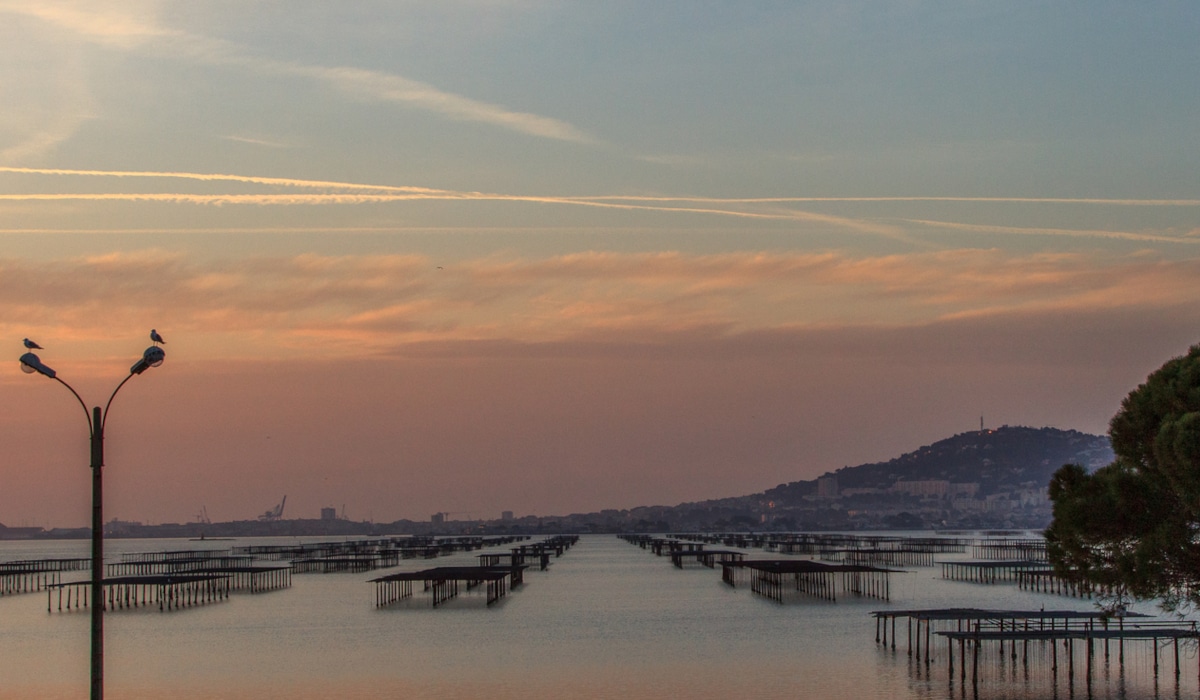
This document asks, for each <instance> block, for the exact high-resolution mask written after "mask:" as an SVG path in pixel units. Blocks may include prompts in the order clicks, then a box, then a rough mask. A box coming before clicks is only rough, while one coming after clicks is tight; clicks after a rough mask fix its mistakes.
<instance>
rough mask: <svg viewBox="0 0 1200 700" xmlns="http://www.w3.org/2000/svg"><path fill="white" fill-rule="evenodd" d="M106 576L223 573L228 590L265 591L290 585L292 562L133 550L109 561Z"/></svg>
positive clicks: (221, 552)
mask: <svg viewBox="0 0 1200 700" xmlns="http://www.w3.org/2000/svg"><path fill="white" fill-rule="evenodd" d="M105 568H106V576H117V577H127V576H180V575H186V574H195V575H212V576H226V577H228V578H229V590H230V591H249V592H251V593H264V592H267V591H276V590H280V589H283V588H288V587H290V586H291V585H292V571H293V566H292V565H291V564H274V565H273V564H266V563H262V562H260V561H259V560H257V559H255V557H253V556H251V555H247V554H230V553H229V550H214V549H205V550H186V551H171V552H132V553H126V554H123V555H121V561H119V562H114V563H112V564H108V565H107V566H106V567H105Z"/></svg>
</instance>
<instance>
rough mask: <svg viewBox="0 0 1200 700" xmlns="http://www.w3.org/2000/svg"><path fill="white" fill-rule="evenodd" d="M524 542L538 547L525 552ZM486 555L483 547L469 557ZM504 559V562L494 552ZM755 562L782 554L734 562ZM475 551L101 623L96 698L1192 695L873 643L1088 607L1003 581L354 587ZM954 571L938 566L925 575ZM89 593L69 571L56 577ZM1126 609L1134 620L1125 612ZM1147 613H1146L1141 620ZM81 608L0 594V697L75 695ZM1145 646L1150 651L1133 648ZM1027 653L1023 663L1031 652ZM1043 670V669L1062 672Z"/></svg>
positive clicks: (1126, 671)
mask: <svg viewBox="0 0 1200 700" xmlns="http://www.w3.org/2000/svg"><path fill="white" fill-rule="evenodd" d="M328 539H329V538H253V539H251V538H244V539H239V540H234V541H208V542H194V541H186V540H108V541H106V558H107V559H108V560H109V561H116V560H117V559H118V558H119V555H120V554H121V553H122V552H139V551H168V550H185V549H200V548H213V549H228V548H229V547H232V546H237V545H251V544H295V543H298V542H316V541H328ZM533 541H537V538H535V539H534V540H533ZM88 547H89V543H88V542H87V541H82V540H76V541H53V542H0V561H7V560H14V559H31V558H43V557H86V556H88ZM485 551H486V550H485ZM502 551H507V550H506V549H505V550H502ZM746 551H747V553H748V554H749V555H750V556H751V557H753V558H784V555H778V554H770V553H766V552H762V551H761V550H746ZM476 554H478V552H471V553H461V554H455V555H451V556H445V557H440V558H438V559H434V560H407V561H404V562H402V565H401V566H400V567H396V568H393V569H381V570H378V571H374V572H367V573H355V574H347V573H343V574H315V573H314V574H296V575H295V576H294V577H293V583H292V586H291V587H290V588H288V589H284V590H280V591H274V592H269V593H261V594H254V595H252V594H249V593H234V594H233V595H232V596H230V598H228V599H227V600H224V601H220V602H216V603H211V604H208V605H201V606H197V607H193V608H189V609H183V610H177V611H171V612H159V611H158V609H157V608H156V607H155V608H149V609H146V608H142V609H136V610H118V611H113V612H110V613H108V614H107V615H106V617H105V630H106V642H105V653H106V694H107V696H108V697H109V698H111V699H112V700H120V699H129V700H150V699H155V700H157V699H158V698H166V697H170V698H178V699H180V700H191V699H195V700H199V699H201V698H203V699H205V700H208V699H211V698H235V699H240V698H245V699H247V700H249V699H251V698H253V699H254V700H273V699H279V700H284V699H286V700H316V699H318V698H320V699H322V700H325V699H327V698H349V699H362V700H367V699H369V700H381V699H383V698H398V697H404V698H438V699H439V700H453V699H456V698H464V699H465V698H472V699H476V698H487V699H488V700H530V699H531V698H613V699H616V698H620V699H622V700H638V699H641V698H647V699H648V698H697V699H708V698H711V699H713V700H717V699H720V700H730V699H732V698H737V699H739V700H740V699H753V698H797V697H799V698H808V697H811V698H822V699H833V700H836V699H840V698H847V699H848V698H856V699H857V698H896V699H904V698H914V699H942V698H960V697H961V698H967V697H976V692H978V697H983V698H1012V699H1014V700H1035V699H1038V698H1050V697H1063V698H1066V697H1080V698H1085V697H1096V698H1153V697H1163V698H1176V697H1181V698H1195V697H1197V696H1198V694H1200V693H1198V690H1197V676H1198V675H1200V666H1198V660H1197V655H1196V649H1195V648H1194V647H1190V646H1185V647H1184V649H1183V650H1182V652H1181V656H1182V663H1181V666H1182V669H1183V671H1182V673H1181V675H1180V677H1179V679H1178V680H1176V678H1175V675H1174V672H1173V668H1174V667H1173V664H1174V657H1173V656H1172V650H1170V649H1169V648H1164V649H1162V650H1160V651H1159V660H1160V664H1161V669H1160V672H1159V676H1158V677H1157V678H1156V677H1155V675H1154V671H1153V657H1152V655H1151V654H1150V653H1148V652H1147V651H1145V650H1143V651H1140V652H1139V651H1137V650H1136V649H1134V648H1133V647H1134V645H1132V644H1131V645H1130V647H1129V649H1128V652H1127V655H1126V662H1125V664H1124V665H1123V666H1122V665H1120V664H1117V663H1116V662H1115V658H1112V659H1111V660H1110V661H1108V662H1104V661H1103V657H1099V656H1098V657H1097V659H1098V660H1097V662H1096V669H1095V670H1094V672H1093V675H1092V677H1091V679H1090V680H1085V678H1084V675H1083V672H1082V668H1083V665H1082V659H1083V658H1084V657H1083V656H1081V655H1080V656H1076V657H1075V658H1076V659H1077V661H1076V662H1075V663H1076V669H1075V674H1074V676H1073V677H1072V679H1068V678H1066V674H1065V672H1064V671H1063V669H1062V667H1061V665H1060V669H1059V671H1058V673H1057V674H1056V675H1055V676H1052V675H1050V673H1049V668H1048V663H1047V662H1046V659H1047V658H1048V657H1047V656H1046V655H1045V653H1044V651H1045V650H1044V649H1043V650H1042V652H1038V651H1036V650H1035V651H1034V652H1032V654H1033V656H1034V661H1033V662H1032V663H1031V666H1030V667H1029V668H1026V667H1023V666H1022V665H1021V664H1019V663H1018V662H1017V661H1015V660H1013V659H1011V658H1010V657H1007V656H1003V657H1002V656H1000V655H996V654H993V655H986V654H985V657H984V660H983V661H982V662H981V663H982V664H983V665H984V669H983V671H982V672H981V677H982V680H981V682H980V685H979V688H978V691H976V689H975V687H973V686H972V684H971V683H970V681H969V680H968V682H967V683H965V684H963V683H961V682H960V680H959V678H958V677H957V676H958V674H959V671H957V670H956V671H955V676H954V677H951V676H950V674H949V673H948V669H947V668H946V664H945V661H946V659H945V654H944V647H938V648H935V654H934V656H935V658H934V660H933V663H932V664H931V665H930V666H928V667H926V665H925V664H924V663H923V662H918V661H915V660H914V659H913V658H912V657H911V656H910V655H909V654H908V653H907V651H906V646H907V645H906V639H905V631H904V623H903V622H901V623H900V625H901V626H900V628H899V630H898V632H899V635H898V636H899V644H898V645H897V646H896V648H895V649H892V648H891V647H890V646H889V647H884V646H881V645H879V644H877V643H876V640H875V634H876V628H875V621H874V618H872V616H871V615H870V613H871V611H873V610H881V609H912V608H947V607H985V608H1005V609H1024V610H1037V609H1039V608H1045V609H1048V610H1049V609H1056V610H1057V609H1076V610H1090V609H1093V608H1094V604H1093V603H1092V602H1091V601H1089V600H1084V599H1078V598H1070V597H1062V596H1056V595H1049V594H1042V593H1032V592H1025V591H1021V590H1020V589H1018V588H1017V587H1016V586H1015V585H1012V584H996V585H984V584H971V583H962V582H955V581H947V580H943V579H942V577H941V568H940V567H937V566H935V567H906V569H907V571H906V572H905V573H895V574H892V576H891V600H890V601H881V600H876V599H870V598H854V597H842V598H841V599H839V600H838V601H837V602H828V601H822V600H817V599H812V598H795V599H792V600H788V601H787V602H785V603H784V604H779V603H776V602H774V601H771V600H768V599H766V598H763V597H761V596H758V595H756V594H754V593H752V592H751V591H750V590H749V587H748V585H746V586H740V587H738V588H731V587H730V586H728V585H726V584H724V583H722V581H721V576H720V569H719V568H718V569H717V570H715V571H714V570H711V569H707V568H704V567H700V566H693V567H688V568H685V569H682V570H680V569H676V568H675V567H673V566H672V565H671V563H670V560H669V559H667V558H665V557H656V556H654V554H653V553H652V552H650V551H648V550H643V549H641V548H639V547H637V546H634V545H631V544H629V543H627V542H625V541H623V540H621V539H618V538H617V537H614V536H605V535H592V536H584V537H583V538H581V540H580V542H579V543H578V544H577V545H576V546H575V547H573V548H571V549H570V550H568V551H567V552H566V553H565V554H564V555H563V556H562V557H561V558H557V559H554V560H553V562H552V564H551V566H550V568H549V570H547V571H544V572H543V571H538V570H536V568H534V569H531V570H529V571H528V572H527V573H526V577H525V583H524V585H522V586H520V587H518V588H517V589H515V590H514V591H513V592H511V593H510V594H509V595H508V596H507V597H506V598H505V599H503V600H502V601H501V602H500V603H498V604H496V605H493V606H491V607H490V608H489V607H487V606H486V604H485V601H484V598H483V597H482V595H479V594H471V595H463V596H460V597H459V598H457V599H455V600H453V601H451V602H450V603H448V604H446V605H445V606H443V607H439V608H437V609H434V608H432V606H431V605H430V599H429V597H428V594H424V595H423V594H422V593H421V592H420V584H417V586H416V595H415V596H414V598H413V599H411V600H410V601H408V602H405V603H401V604H397V605H393V606H389V607H385V608H377V607H376V606H375V587H374V584H371V583H368V582H367V581H368V580H369V579H371V578H374V577H377V576H380V575H384V574H387V573H392V572H396V571H403V570H413V571H415V570H419V569H423V568H428V567H431V566H450V565H474V564H475V563H476V561H475V555H476ZM955 558H957V559H967V558H969V555H965V554H964V555H939V556H938V559H939V561H940V560H944V559H955ZM85 577H86V572H68V573H67V574H66V575H65V580H78V579H81V578H85ZM1139 609H1141V608H1139ZM1146 610H1147V611H1149V612H1155V610H1154V609H1153V607H1148V608H1146ZM88 630H89V615H88V612H87V610H86V609H85V610H82V611H72V612H57V611H54V612H48V611H47V596H46V594H45V593H30V594H22V595H9V596H0V699H3V700H9V699H12V700H17V699H20V700H49V699H62V700H67V699H70V700H75V699H76V698H82V697H86V695H87V689H88V672H89V661H88V659H89V649H88V643H89V632H88ZM1142 646H1143V647H1145V646H1147V645H1142ZM1039 654H1040V655H1039ZM1065 663H1066V662H1065V660H1062V658H1061V657H1060V664H1062V665H1065Z"/></svg>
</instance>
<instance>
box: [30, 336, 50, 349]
mask: <svg viewBox="0 0 1200 700" xmlns="http://www.w3.org/2000/svg"><path fill="white" fill-rule="evenodd" d="M25 347H27V348H29V349H30V350H45V349H46V348H43V347H42V346H41V345H38V344H37V343H35V342H33V341H32V340H30V339H29V338H26V339H25Z"/></svg>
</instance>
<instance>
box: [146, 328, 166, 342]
mask: <svg viewBox="0 0 1200 700" xmlns="http://www.w3.org/2000/svg"><path fill="white" fill-rule="evenodd" d="M150 340H153V341H154V344H155V345H166V344H167V341H165V340H163V337H162V336H161V335H159V334H158V331H156V330H154V329H153V328H151V329H150Z"/></svg>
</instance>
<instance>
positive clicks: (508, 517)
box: [500, 510, 513, 520]
mask: <svg viewBox="0 0 1200 700" xmlns="http://www.w3.org/2000/svg"><path fill="white" fill-rule="evenodd" d="M500 519H501V520H512V519H513V512H512V511H511V510H506V511H504V512H503V513H501V514H500Z"/></svg>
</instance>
